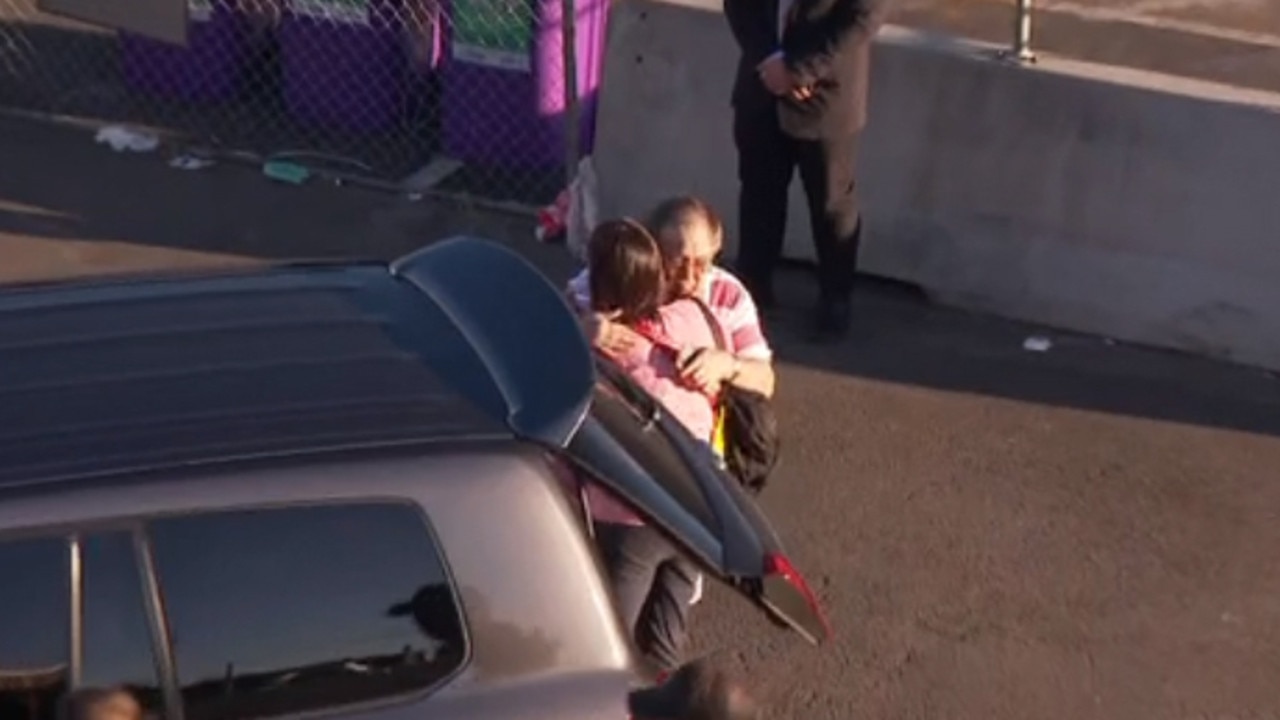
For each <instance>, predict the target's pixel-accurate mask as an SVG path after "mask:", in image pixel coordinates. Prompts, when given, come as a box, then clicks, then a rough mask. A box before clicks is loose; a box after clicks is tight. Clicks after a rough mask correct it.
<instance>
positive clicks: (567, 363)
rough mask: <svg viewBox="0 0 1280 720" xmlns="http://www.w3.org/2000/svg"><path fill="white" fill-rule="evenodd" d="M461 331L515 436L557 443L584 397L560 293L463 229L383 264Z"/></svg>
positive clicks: (581, 411)
mask: <svg viewBox="0 0 1280 720" xmlns="http://www.w3.org/2000/svg"><path fill="white" fill-rule="evenodd" d="M390 270H391V274H392V275H393V276H395V277H397V278H400V279H403V280H404V281H406V282H408V283H410V284H412V285H413V286H414V287H416V288H417V289H418V290H420V291H421V292H423V293H424V294H426V295H427V296H428V297H429V298H430V299H431V301H432V302H434V303H435V304H436V305H437V306H438V307H439V308H440V309H441V310H442V311H443V312H444V313H445V314H446V315H447V316H448V318H449V319H450V321H451V322H452V323H453V324H454V326H455V327H456V328H457V329H458V331H459V332H460V333H461V334H462V335H463V336H464V337H465V338H466V339H467V341H468V342H469V343H470V344H471V346H472V348H473V349H474V350H475V352H476V354H477V355H478V356H479V357H480V359H481V362H482V363H484V365H485V368H486V369H487V371H488V372H489V374H490V376H491V377H492V379H493V382H494V384H495V385H496V386H497V388H498V390H499V392H500V393H501V394H502V396H503V399H504V400H505V402H506V406H507V424H508V426H509V427H510V429H511V431H512V432H513V433H515V434H516V435H517V436H519V437H522V438H525V439H528V440H533V441H535V442H539V443H542V444H546V445H550V446H556V447H563V446H565V445H566V444H568V442H569V440H570V439H572V437H573V435H574V433H575V432H577V430H578V427H579V425H580V424H581V423H582V420H583V418H584V417H585V416H586V413H587V410H588V408H589V406H590V402H591V391H592V386H593V385H594V382H595V369H594V365H593V362H592V356H591V349H590V346H589V345H588V344H587V341H586V338H585V337H584V336H583V334H582V330H581V329H580V327H579V325H578V321H577V318H576V317H575V315H574V313H573V311H572V310H571V309H570V307H569V305H568V303H567V302H566V300H565V297H564V295H563V294H562V293H561V292H560V291H559V290H558V289H557V288H556V287H555V286H554V285H552V284H551V282H550V281H549V280H548V279H547V278H546V277H545V276H544V275H543V274H542V273H541V272H539V271H538V270H537V269H536V268H535V267H534V266H533V265H532V264H530V263H529V262H528V261H527V260H526V259H525V258H524V257H522V256H520V255H519V254H517V253H516V252H515V251H513V250H510V249H508V248H506V247H504V246H502V245H500V244H498V243H496V242H493V241H490V240H485V239H481V238H475V237H469V236H457V237H451V238H449V239H446V240H441V241H439V242H436V243H433V244H431V245H428V246H427V247H425V248H422V249H421V250H417V251H415V252H413V253H410V254H408V255H406V256H404V257H402V258H400V259H398V260H395V261H393V262H392V263H391V264H390Z"/></svg>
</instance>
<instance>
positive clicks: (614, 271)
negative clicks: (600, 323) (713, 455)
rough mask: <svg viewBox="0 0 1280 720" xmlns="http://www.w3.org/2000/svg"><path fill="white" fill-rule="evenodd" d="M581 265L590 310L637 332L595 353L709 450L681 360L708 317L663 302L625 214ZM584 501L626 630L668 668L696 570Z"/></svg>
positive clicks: (695, 308) (700, 399)
mask: <svg viewBox="0 0 1280 720" xmlns="http://www.w3.org/2000/svg"><path fill="white" fill-rule="evenodd" d="M587 264H588V270H589V276H588V277H589V278H590V279H589V283H590V291H591V300H590V302H591V310H592V311H593V312H594V313H595V314H597V315H599V316H602V317H605V318H608V319H609V321H610V322H611V323H614V324H617V325H619V326H623V327H626V328H629V329H630V330H631V331H632V332H634V334H635V337H636V341H635V342H634V343H630V344H629V345H628V346H627V347H626V348H625V349H616V348H615V349H612V350H601V352H605V353H606V354H607V355H608V356H609V357H610V358H611V359H612V360H613V361H614V362H615V363H616V364H617V365H618V366H619V367H620V368H621V369H622V370H623V371H624V372H626V373H627V374H628V375H629V376H630V377H631V378H632V379H633V380H635V381H636V383H637V384H638V385H640V386H641V387H643V388H644V389H645V390H647V391H648V392H649V394H651V395H653V396H654V397H655V398H656V399H658V400H659V401H660V402H661V403H662V404H663V406H664V407H666V409H667V411H668V412H670V413H671V415H672V417H674V418H676V419H678V420H679V421H680V422H681V423H683V424H684V426H685V427H686V428H688V429H689V431H690V433H692V434H693V436H694V437H696V438H699V439H701V440H703V441H705V442H707V443H708V452H710V441H711V435H712V433H713V432H714V430H715V399H714V398H713V397H711V396H709V395H708V394H707V392H706V391H705V390H703V389H701V388H698V387H697V386H695V385H692V384H690V383H689V382H688V381H686V380H685V379H684V378H683V377H682V376H681V372H680V365H681V361H682V360H684V359H685V358H687V357H688V355H689V353H690V352H691V351H694V350H696V349H698V348H705V347H709V346H712V345H714V343H715V337H716V333H717V332H719V331H718V330H717V329H716V328H713V327H712V325H711V323H712V322H714V320H713V319H712V318H711V317H710V316H709V315H708V314H707V313H706V312H704V311H703V309H702V307H701V306H699V304H698V301H697V300H693V299H689V298H678V299H675V300H672V301H668V293H667V281H666V278H667V275H666V271H665V265H664V262H663V255H662V251H661V249H660V248H659V247H658V242H657V240H655V239H654V238H653V236H652V235H651V234H650V233H649V231H648V230H646V229H645V228H644V226H642V225H640V224H639V223H637V222H635V221H634V220H629V219H622V220H611V221H608V222H605V223H602V224H601V225H600V226H599V227H597V228H596V230H595V231H594V232H593V233H592V235H591V239H590V241H589V243H588V246H587ZM586 501H587V505H588V507H589V510H590V512H591V516H592V519H593V520H594V521H595V526H596V536H597V538H598V539H599V540H600V547H601V551H602V554H603V556H604V564H605V570H606V572H607V574H608V576H609V580H610V583H611V584H612V586H613V590H614V596H615V598H616V601H617V604H618V611H619V614H620V615H621V617H622V621H623V623H624V624H625V627H626V628H627V629H628V631H630V632H632V633H634V637H635V640H636V644H637V647H638V648H639V649H640V651H641V652H642V653H643V654H644V655H645V658H646V659H647V660H648V661H649V662H651V663H653V664H654V665H655V666H656V669H658V670H661V671H670V670H674V669H675V668H677V667H679V665H680V663H681V661H682V659H683V655H684V646H685V641H686V638H687V634H688V632H687V621H688V613H689V605H690V604H691V603H692V601H693V600H694V598H695V594H696V592H697V590H696V585H697V571H696V570H695V569H694V568H693V567H692V565H691V564H690V563H689V561H688V560H686V559H684V558H683V557H682V556H681V555H680V553H679V551H678V550H676V548H675V546H673V545H672V544H671V543H670V542H669V541H668V540H667V539H666V538H665V537H663V536H662V534H661V533H659V532H658V531H657V530H654V529H653V528H650V527H648V526H646V525H644V523H643V522H642V521H641V520H640V518H638V517H637V516H636V515H635V514H634V513H632V512H631V511H630V510H629V509H628V508H627V507H626V506H625V505H623V504H622V503H621V502H620V501H618V500H617V499H615V498H614V497H613V496H612V495H610V494H608V493H606V492H605V491H603V490H602V489H601V488H600V487H599V486H598V485H596V484H595V483H588V484H587V487H586Z"/></svg>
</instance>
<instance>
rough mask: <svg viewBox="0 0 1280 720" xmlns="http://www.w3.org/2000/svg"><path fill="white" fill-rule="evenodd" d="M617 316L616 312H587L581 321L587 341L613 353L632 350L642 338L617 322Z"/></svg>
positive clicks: (618, 353)
mask: <svg viewBox="0 0 1280 720" xmlns="http://www.w3.org/2000/svg"><path fill="white" fill-rule="evenodd" d="M616 317H617V316H616V315H614V314H605V313H587V314H586V315H583V316H582V321H581V322H582V332H583V334H585V335H586V336H587V341H588V342H590V343H591V344H592V345H593V346H594V347H596V348H598V349H600V350H603V351H605V352H607V353H609V354H611V355H621V354H623V353H627V352H630V351H631V349H632V348H634V347H635V346H636V343H637V342H639V340H640V336H639V335H638V334H637V333H636V331H634V330H632V329H631V328H629V327H627V326H626V325H623V324H622V323H619V322H615V319H616Z"/></svg>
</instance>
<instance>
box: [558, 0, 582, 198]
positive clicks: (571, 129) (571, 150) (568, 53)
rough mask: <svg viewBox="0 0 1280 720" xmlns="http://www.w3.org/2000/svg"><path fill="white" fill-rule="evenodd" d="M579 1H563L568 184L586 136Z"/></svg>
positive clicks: (565, 150)
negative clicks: (581, 91) (580, 93)
mask: <svg viewBox="0 0 1280 720" xmlns="http://www.w3.org/2000/svg"><path fill="white" fill-rule="evenodd" d="M577 26H578V3H577V0H561V1H560V36H561V38H562V42H563V47H562V48H561V57H562V63H561V64H562V65H564V109H565V123H564V124H565V128H564V135H565V137H564V165H565V167H564V174H565V187H568V186H569V184H570V183H572V182H573V178H574V175H575V174H576V173H577V172H578V159H579V157H578V156H579V153H580V152H581V149H580V148H579V147H578V145H579V143H580V141H581V139H582V117H581V108H580V107H579V105H578V32H577Z"/></svg>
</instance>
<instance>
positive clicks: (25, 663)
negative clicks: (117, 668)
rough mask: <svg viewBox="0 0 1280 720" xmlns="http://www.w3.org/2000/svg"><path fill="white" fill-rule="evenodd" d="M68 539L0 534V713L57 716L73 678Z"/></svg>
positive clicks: (29, 718) (28, 719) (36, 718)
mask: <svg viewBox="0 0 1280 720" xmlns="http://www.w3.org/2000/svg"><path fill="white" fill-rule="evenodd" d="M68 557H69V556H68V551H67V544H66V542H65V541H64V540H60V539H57V538H53V539H37V540H0V718H4V720H10V718H12V719H13V720H55V718H57V717H58V708H59V703H60V700H61V699H62V696H63V694H64V693H65V692H66V691H67V688H68V685H69V684H70V680H71V669H70V666H71V658H70V647H71V642H70V617H71V609H70V608H71V605H70V603H71V600H70V597H71V593H70V577H71V576H70V572H69V561H68Z"/></svg>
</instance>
